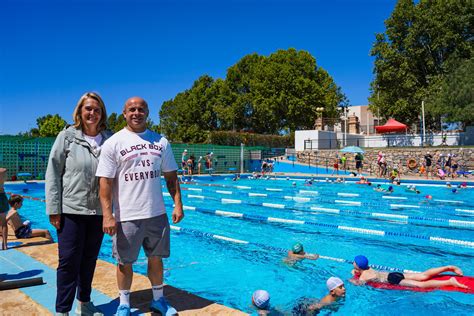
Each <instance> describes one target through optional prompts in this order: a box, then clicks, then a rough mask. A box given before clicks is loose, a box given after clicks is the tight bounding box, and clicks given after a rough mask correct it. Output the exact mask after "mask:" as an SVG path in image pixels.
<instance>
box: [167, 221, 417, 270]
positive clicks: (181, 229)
mask: <svg viewBox="0 0 474 316" xmlns="http://www.w3.org/2000/svg"><path fill="white" fill-rule="evenodd" d="M170 227H171V229H172V230H174V231H177V232H182V233H187V234H191V235H194V236H198V237H203V238H210V239H217V240H223V241H227V242H230V243H234V244H239V245H253V246H256V247H258V248H263V249H268V250H273V251H276V252H280V253H282V254H286V253H287V252H288V249H284V248H279V247H274V246H269V245H266V244H261V243H257V242H251V241H247V240H242V239H237V238H232V237H228V236H222V235H216V234H212V233H207V232H202V231H199V230H196V229H191V228H184V227H179V226H174V225H171V226H170ZM319 258H320V259H324V260H331V261H336V262H342V263H348V264H353V262H354V261H352V260H347V259H343V258H336V257H331V256H324V255H319ZM370 267H372V268H374V269H378V270H382V271H397V272H402V273H419V272H418V271H413V270H406V269H400V268H395V267H389V266H384V265H379V264H370Z"/></svg>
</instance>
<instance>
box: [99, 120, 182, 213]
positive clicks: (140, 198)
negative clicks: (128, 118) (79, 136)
mask: <svg viewBox="0 0 474 316" xmlns="http://www.w3.org/2000/svg"><path fill="white" fill-rule="evenodd" d="M177 169H178V166H177V164H176V161H175V159H174V156H173V152H172V150H171V145H170V144H169V142H168V140H167V139H166V138H164V137H163V136H161V135H160V134H158V133H155V132H152V131H150V130H146V131H145V132H143V133H134V132H132V131H129V130H128V129H127V128H124V129H122V130H121V131H119V132H117V133H116V134H114V135H113V136H112V137H110V138H109V139H107V140H106V141H105V143H104V144H103V145H102V152H101V155H100V159H99V165H98V167H97V172H96V176H98V177H104V178H111V179H112V178H113V179H114V186H113V208H114V214H115V219H116V220H117V221H118V222H121V221H130V220H137V219H146V218H151V217H155V216H159V215H162V214H164V213H165V206H164V202H163V194H162V192H161V172H162V171H163V172H171V171H175V170H177Z"/></svg>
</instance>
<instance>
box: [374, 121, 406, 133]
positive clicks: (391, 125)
mask: <svg viewBox="0 0 474 316" xmlns="http://www.w3.org/2000/svg"><path fill="white" fill-rule="evenodd" d="M407 129H408V126H406V125H405V124H403V123H400V122H398V121H397V120H394V119H389V120H388V121H387V123H385V125H381V126H375V130H376V131H377V133H391V132H406V130H407Z"/></svg>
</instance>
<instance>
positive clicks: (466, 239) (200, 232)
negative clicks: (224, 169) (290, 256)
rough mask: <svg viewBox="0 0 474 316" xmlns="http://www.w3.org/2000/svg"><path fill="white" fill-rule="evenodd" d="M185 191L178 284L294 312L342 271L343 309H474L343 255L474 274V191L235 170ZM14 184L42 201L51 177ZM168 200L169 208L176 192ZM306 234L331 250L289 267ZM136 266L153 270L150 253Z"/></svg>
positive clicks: (462, 298) (454, 296) (312, 243)
mask: <svg viewBox="0 0 474 316" xmlns="http://www.w3.org/2000/svg"><path fill="white" fill-rule="evenodd" d="M293 182H295V185H293ZM25 188H27V189H28V192H23V189H25ZM182 188H183V202H184V205H185V207H186V209H187V210H186V217H185V219H184V220H183V222H181V223H180V224H179V225H177V226H179V228H177V227H176V228H175V229H174V230H173V232H172V256H171V258H169V259H166V260H165V268H166V272H165V281H166V282H167V283H169V284H172V285H174V286H177V287H180V288H182V289H185V290H188V291H190V292H193V293H195V294H198V295H201V296H203V297H206V298H208V299H211V300H215V301H217V302H218V303H221V304H225V305H227V306H231V307H234V308H237V309H240V310H243V311H246V312H251V311H252V310H251V309H250V306H249V305H250V296H251V294H252V292H253V291H254V290H256V289H266V290H268V291H269V292H270V293H271V296H272V299H271V301H272V304H273V305H274V306H276V307H277V308H279V309H281V310H283V311H287V312H289V311H291V309H292V307H293V306H294V304H295V302H296V301H298V300H299V299H301V298H320V297H322V296H323V295H324V294H325V293H326V292H327V291H326V289H325V281H326V279H327V278H328V277H330V276H338V277H340V278H342V279H343V280H344V281H345V282H346V287H347V294H346V295H347V297H346V299H345V301H344V302H343V303H342V304H341V305H340V306H339V307H338V309H337V311H338V312H339V313H340V314H344V315H346V314H350V315H367V314H375V313H376V314H377V315H393V314H399V313H400V312H402V313H403V314H413V313H415V312H416V313H418V314H422V315H433V314H436V315H440V314H456V315H464V314H466V315H467V314H472V311H473V310H474V303H473V301H474V300H473V296H472V295H470V294H463V293H457V292H443V291H434V292H430V293H417V292H410V291H389V290H379V289H374V288H370V287H366V286H362V287H357V286H353V285H352V284H349V282H347V280H348V279H349V278H350V271H351V266H350V265H349V264H348V263H346V262H345V260H352V258H353V257H354V256H355V255H358V254H365V255H366V256H368V257H369V259H370V262H371V263H372V264H377V265H381V266H386V267H392V268H402V269H408V270H414V271H422V270H425V269H427V268H430V267H433V266H441V265H447V264H456V265H458V266H460V267H461V268H462V269H463V270H464V273H465V275H471V276H472V275H474V266H473V262H474V260H473V259H474V211H473V210H474V201H473V200H472V192H473V189H472V188H470V189H467V190H458V193H456V194H453V193H452V192H451V189H448V188H446V187H445V186H435V185H426V186H424V185H418V189H419V190H421V194H415V193H411V192H410V193H409V192H406V191H405V187H403V186H400V187H396V188H395V192H394V193H393V194H391V195H385V194H383V193H380V192H375V191H374V190H373V187H369V186H367V185H357V184H354V183H327V182H325V181H322V182H318V181H316V182H313V184H312V185H310V186H308V185H305V181H304V179H303V178H291V179H289V180H287V179H286V177H282V178H278V179H269V180H264V179H259V180H250V179H241V180H238V181H232V179H231V178H230V177H229V176H227V177H225V176H214V177H212V178H209V177H203V178H199V179H197V178H196V181H193V182H191V183H189V184H183V185H182ZM6 189H7V191H11V192H15V193H20V194H24V195H28V196H33V197H36V198H40V199H41V198H44V185H42V184H27V185H26V184H19V185H7V187H6ZM426 195H431V196H432V197H433V198H432V199H431V200H429V201H428V200H427V199H426V198H425V196H426ZM165 201H166V202H167V203H168V204H169V205H171V199H170V197H165ZM24 205H25V206H24V208H25V209H24V210H23V211H22V212H21V211H20V212H21V213H23V214H24V215H25V216H27V217H28V218H29V219H30V220H31V221H32V222H33V226H35V227H46V225H48V227H49V228H50V229H51V226H49V224H47V219H46V216H45V215H44V214H45V212H44V203H43V202H41V201H39V200H36V201H35V200H25V203H24ZM169 209H171V207H169ZM178 229H181V231H179V230H178ZM216 235H217V236H216ZM297 241H298V242H301V243H302V244H303V245H304V247H305V250H306V251H307V252H310V253H318V254H320V255H321V256H322V258H320V259H319V260H316V261H312V260H304V261H302V262H298V263H297V264H296V265H294V266H288V265H286V264H284V263H283V260H282V258H283V257H284V256H285V253H284V251H285V250H286V249H289V248H290V247H291V245H292V244H293V243H294V242H297ZM110 249H111V239H110V238H109V237H107V238H105V239H104V244H103V247H102V250H101V253H100V257H101V259H103V260H106V261H110V262H113V259H112V258H111V256H110V252H111V250H110ZM135 271H137V272H140V273H143V274H145V271H146V259H145V257H144V256H143V254H142V256H141V257H140V259H139V261H138V264H137V265H136V268H135ZM330 312H331V310H326V311H324V312H323V314H325V313H330Z"/></svg>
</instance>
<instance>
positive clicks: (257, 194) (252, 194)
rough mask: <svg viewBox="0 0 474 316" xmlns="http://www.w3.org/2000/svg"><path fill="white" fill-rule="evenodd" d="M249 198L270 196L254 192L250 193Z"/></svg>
mask: <svg viewBox="0 0 474 316" xmlns="http://www.w3.org/2000/svg"><path fill="white" fill-rule="evenodd" d="M249 196H260V197H267V196H268V194H266V193H253V192H249Z"/></svg>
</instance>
